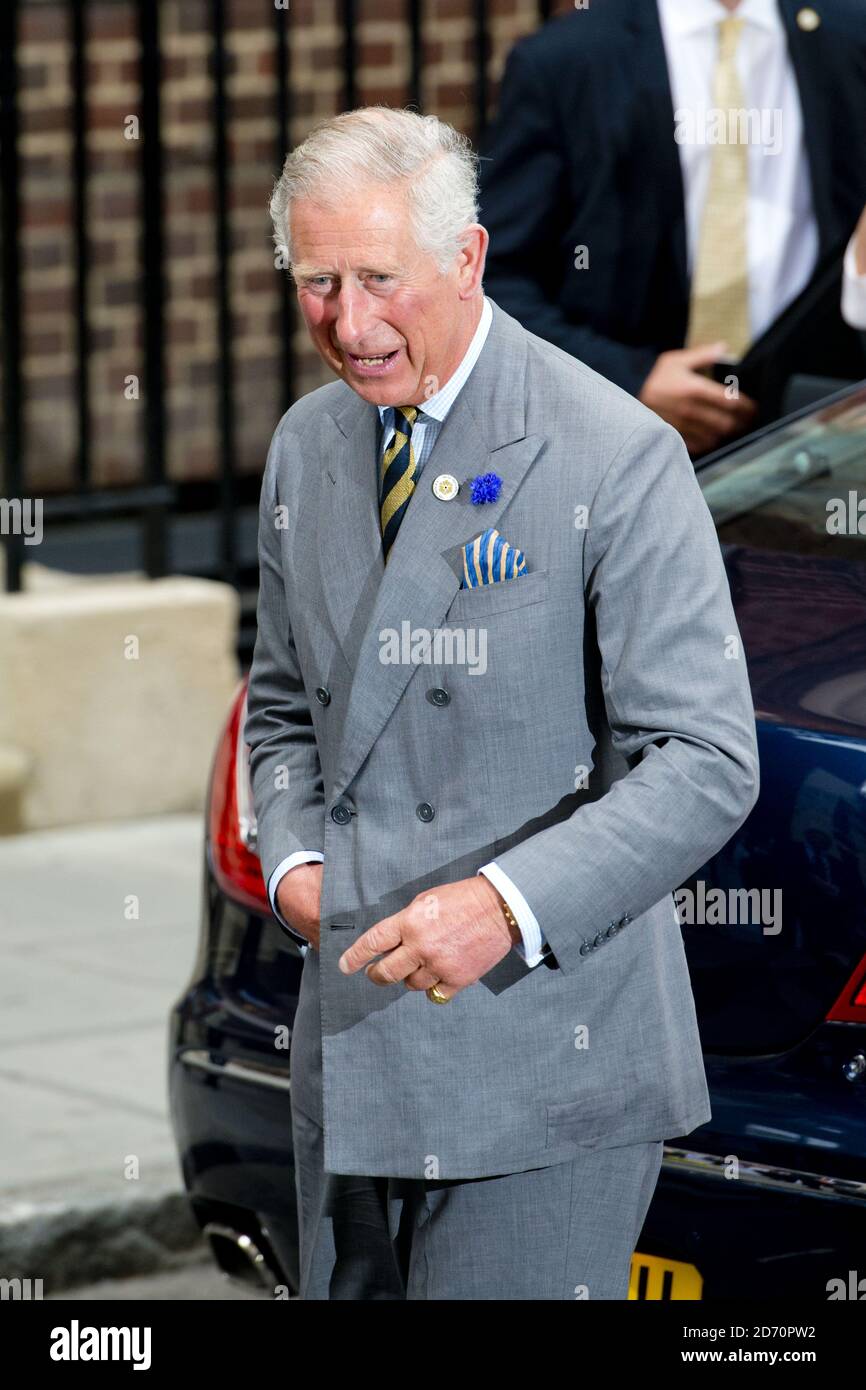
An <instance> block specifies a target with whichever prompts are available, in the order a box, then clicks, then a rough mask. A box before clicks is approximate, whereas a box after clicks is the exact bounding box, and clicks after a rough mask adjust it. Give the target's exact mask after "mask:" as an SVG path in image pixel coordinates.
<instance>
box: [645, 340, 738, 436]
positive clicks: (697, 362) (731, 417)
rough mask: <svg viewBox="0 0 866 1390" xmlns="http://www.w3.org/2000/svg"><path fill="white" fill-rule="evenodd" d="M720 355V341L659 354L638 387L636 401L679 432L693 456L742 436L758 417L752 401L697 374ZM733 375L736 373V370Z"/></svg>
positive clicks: (722, 350) (733, 370)
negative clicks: (730, 393)
mask: <svg viewBox="0 0 866 1390" xmlns="http://www.w3.org/2000/svg"><path fill="white" fill-rule="evenodd" d="M724 352H725V344H724V343H710V344H708V345H707V346H706V347H699V348H681V349H679V350H677V351H675V352H663V353H662V354H661V355H660V356H659V357H658V358H657V359H656V363H655V366H654V367H653V369H652V371H651V372H650V374H649V376H648V377H647V379H646V381H645V382H644V384H643V386H642V387H641V389H640V393H639V399H640V400H642V401H643V403H644V405H648V406H649V408H650V410H654V411H655V413H656V415H660V416H661V418H662V419H663V420H667V422H668V424H669V425H673V426H674V429H677V430H679V432H680V434H681V435H682V437H683V439H684V440H685V444H686V448H687V449H688V451H689V453H690V454H692V455H693V456H694V455H697V454H706V453H709V451H710V449H715V448H717V447H718V445H720V444H723V443H724V442H725V441H726V440H728V439H732V438H734V436H735V435H738V434H744V433H745V432H746V430H747V429H748V428H749V426H750V425H751V424H752V422H753V421H754V419H755V415H756V414H757V409H758V407H757V405H756V403H755V402H754V401H753V400H752V399H751V397H749V396H744V395H741V394H740V395H737V396H735V397H730V396H729V395H728V394H727V388H726V387H724V386H722V385H721V383H720V382H718V381H711V380H710V379H709V377H706V376H703V375H701V373H700V368H701V367H709V366H711V365H712V363H713V362H717V361H718V360H719V359H720V357H722V356H723V355H724ZM731 372H732V374H733V375H736V369H735V368H733V367H732V368H731Z"/></svg>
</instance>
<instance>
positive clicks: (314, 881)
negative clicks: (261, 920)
mask: <svg viewBox="0 0 866 1390" xmlns="http://www.w3.org/2000/svg"><path fill="white" fill-rule="evenodd" d="M323 873H324V865H322V864H319V863H313V864H296V865H295V867H294V868H293V869H289V872H288V873H287V874H283V876H282V878H281V879H280V881H279V883H278V884H277V892H276V899H277V907H278V908H279V909H280V912H281V913H282V914H283V916H284V917H285V919H286V921H287V922H288V924H289V926H290V927H294V929H295V931H298V932H300V933H301V936H305V937H306V938H307V940H308V941H309V943H310V945H311V946H312V947H313V948H314V949H315V950H316V951H318V949H319V925H320V923H319V915H320V912H321V901H322V874H323Z"/></svg>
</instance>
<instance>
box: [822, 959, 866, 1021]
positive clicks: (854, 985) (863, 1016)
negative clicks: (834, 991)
mask: <svg viewBox="0 0 866 1390" xmlns="http://www.w3.org/2000/svg"><path fill="white" fill-rule="evenodd" d="M827 1022H828V1023H866V956H863V958H862V960H861V961H860V963H859V965H858V966H857V968H856V970H855V971H854V972H853V974H852V975H851V976H850V978H849V979H848V980H847V981H846V984H845V988H844V989H843V990H842V993H841V994H840V995H839V998H838V999H837V1000H836V1003H835V1004H834V1005H833V1007H832V1009H831V1010H830V1012H829V1013H828V1015H827Z"/></svg>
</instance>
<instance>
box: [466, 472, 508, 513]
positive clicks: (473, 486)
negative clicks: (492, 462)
mask: <svg viewBox="0 0 866 1390" xmlns="http://www.w3.org/2000/svg"><path fill="white" fill-rule="evenodd" d="M501 491H502V479H501V478H500V476H499V474H498V473H479V475H478V477H477V478H472V480H471V483H470V492H469V500H470V501H471V502H474V504H475V506H476V507H478V506H480V505H481V504H482V502H495V501H496V499H497V497H498V496H499V494H500V492H501Z"/></svg>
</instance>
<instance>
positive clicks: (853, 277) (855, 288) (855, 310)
mask: <svg viewBox="0 0 866 1390" xmlns="http://www.w3.org/2000/svg"><path fill="white" fill-rule="evenodd" d="M842 317H843V319H844V320H845V322H846V323H847V324H849V325H850V326H851V328H859V329H866V271H864V272H863V274H862V275H858V274H857V266H856V262H855V260H854V238H853V237H852V238H851V240H850V241H849V242H848V246H847V249H846V251H845V259H844V261H843V263H842Z"/></svg>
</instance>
